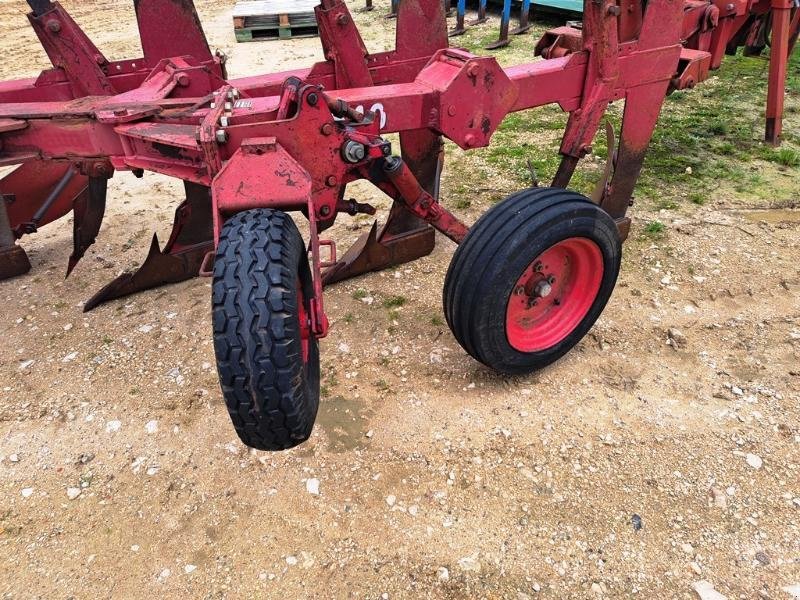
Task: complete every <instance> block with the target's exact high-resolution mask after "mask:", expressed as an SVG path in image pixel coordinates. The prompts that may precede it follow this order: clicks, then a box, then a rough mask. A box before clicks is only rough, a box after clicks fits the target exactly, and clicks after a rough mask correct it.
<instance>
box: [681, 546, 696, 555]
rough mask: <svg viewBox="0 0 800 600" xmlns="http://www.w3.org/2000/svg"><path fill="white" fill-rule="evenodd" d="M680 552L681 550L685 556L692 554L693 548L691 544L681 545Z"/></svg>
mask: <svg viewBox="0 0 800 600" xmlns="http://www.w3.org/2000/svg"><path fill="white" fill-rule="evenodd" d="M681 550H683V551H684V552H685V553H686V554H692V553H693V552H694V548H693V547H692V545H691V544H681Z"/></svg>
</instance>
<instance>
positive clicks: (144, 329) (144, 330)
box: [137, 325, 153, 333]
mask: <svg viewBox="0 0 800 600" xmlns="http://www.w3.org/2000/svg"><path fill="white" fill-rule="evenodd" d="M137 331H139V333H150V332H151V331H153V326H152V325H142V326H141V327H139V329H138V330H137Z"/></svg>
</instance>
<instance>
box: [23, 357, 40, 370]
mask: <svg viewBox="0 0 800 600" xmlns="http://www.w3.org/2000/svg"><path fill="white" fill-rule="evenodd" d="M35 362H36V361H35V360H33V359H31V360H24V361H22V362H21V363H19V370H20V371H25V370H27V369H29V368H30V367H32V366H33V363H35Z"/></svg>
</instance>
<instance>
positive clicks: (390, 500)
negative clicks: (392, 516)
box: [386, 494, 397, 506]
mask: <svg viewBox="0 0 800 600" xmlns="http://www.w3.org/2000/svg"><path fill="white" fill-rule="evenodd" d="M395 502H397V497H396V496H394V495H393V494H389V495H388V496H386V504H388V505H389V506H394V505H395Z"/></svg>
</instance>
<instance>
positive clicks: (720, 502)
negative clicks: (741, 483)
mask: <svg viewBox="0 0 800 600" xmlns="http://www.w3.org/2000/svg"><path fill="white" fill-rule="evenodd" d="M731 495H732V494H731ZM708 496H709V498H711V503H712V505H713V506H716V507H717V508H722V509H725V508H728V498H727V496H726V495H725V492H723V491H722V490H721V489H719V488H718V487H712V488H711V489H709V490H708Z"/></svg>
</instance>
